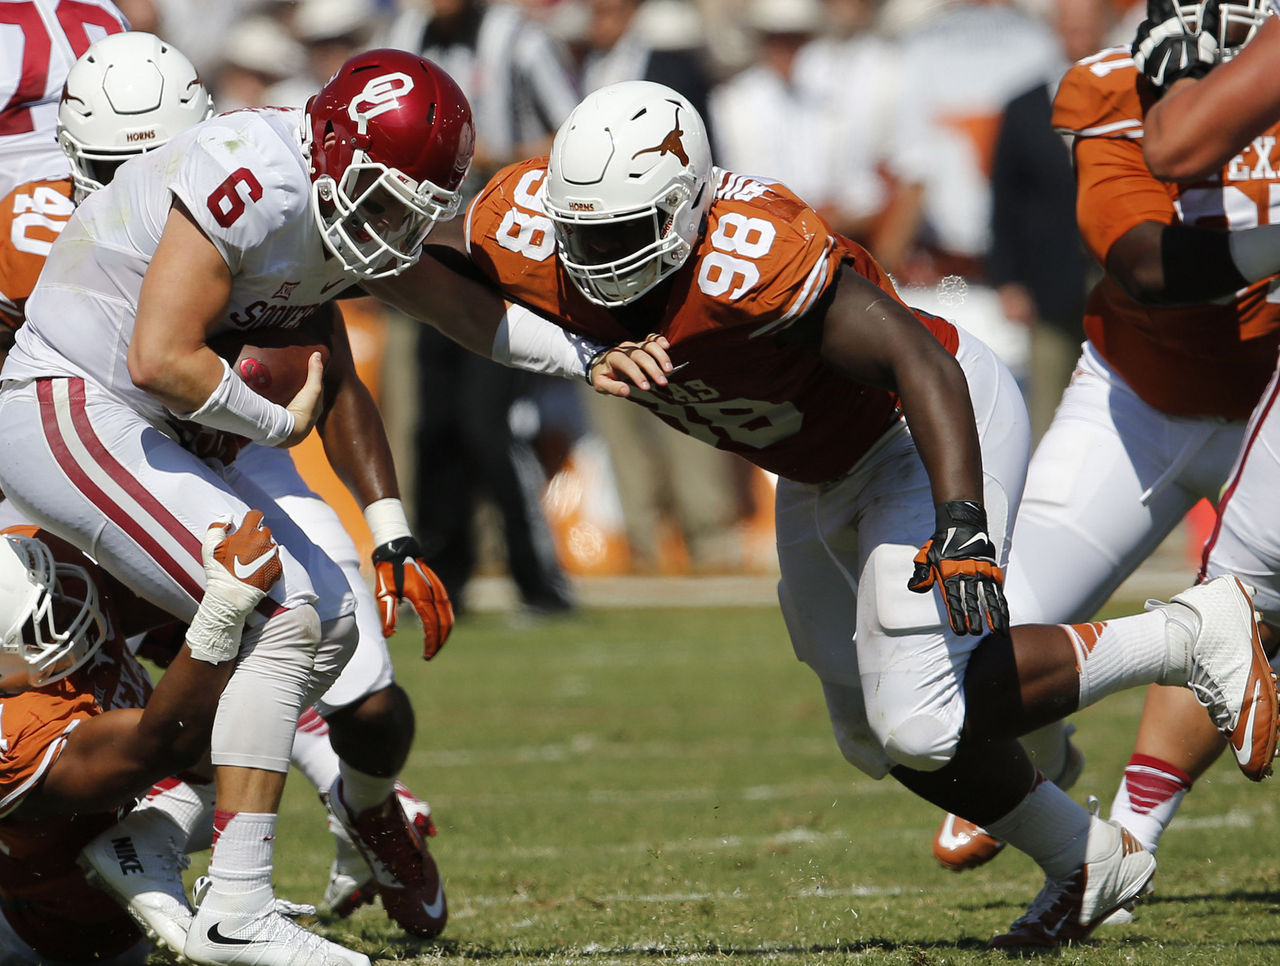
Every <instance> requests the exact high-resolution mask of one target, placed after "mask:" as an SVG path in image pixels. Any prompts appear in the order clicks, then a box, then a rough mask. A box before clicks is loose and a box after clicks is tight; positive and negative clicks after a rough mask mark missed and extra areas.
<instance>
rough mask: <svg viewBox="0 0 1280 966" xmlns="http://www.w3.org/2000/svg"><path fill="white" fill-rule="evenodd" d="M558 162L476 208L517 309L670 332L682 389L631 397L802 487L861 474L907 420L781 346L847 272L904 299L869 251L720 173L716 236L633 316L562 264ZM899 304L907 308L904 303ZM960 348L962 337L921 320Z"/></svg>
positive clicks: (523, 166) (481, 250) (472, 240)
mask: <svg viewBox="0 0 1280 966" xmlns="http://www.w3.org/2000/svg"><path fill="white" fill-rule="evenodd" d="M545 181H546V159H545V158H540V159H534V160H530V161H524V162H521V163H519V164H515V165H512V166H510V167H508V168H506V169H504V170H503V171H500V172H499V173H498V174H497V175H496V176H495V177H494V178H493V180H492V181H490V182H489V184H488V186H487V187H486V188H485V190H484V191H483V192H482V193H481V194H480V195H479V196H478V197H477V198H476V199H475V201H473V202H472V204H471V207H470V209H469V210H468V212H467V244H468V246H469V249H470V252H471V256H472V259H473V260H474V261H475V262H476V264H477V265H478V266H479V267H480V268H481V270H482V271H484V272H485V274H486V275H488V276H489V277H490V278H492V279H493V280H495V281H496V282H498V284H499V285H500V286H501V288H502V291H503V292H504V294H506V296H507V297H508V298H510V299H512V300H513V301H517V302H521V303H523V304H524V305H527V306H528V307H529V308H531V309H533V310H534V311H536V312H539V313H541V314H542V315H544V316H548V317H550V318H552V319H555V320H557V321H559V322H560V323H561V324H562V325H563V326H564V327H565V328H567V329H570V330H572V331H574V332H576V333H578V334H580V335H584V336H587V337H589V338H591V339H594V340H595V341H597V342H602V343H606V344H609V345H612V344H615V343H617V342H620V341H622V340H625V339H634V338H643V337H644V336H645V335H646V334H647V333H649V332H657V333H660V334H662V335H664V336H666V337H667V339H668V340H669V341H670V343H671V349H670V355H671V361H672V363H673V364H674V365H676V366H678V367H681V368H680V371H679V372H677V373H673V374H672V376H671V379H670V384H669V385H667V386H665V387H658V386H654V387H653V389H652V390H651V391H649V392H640V391H638V390H635V389H634V388H633V389H632V392H631V396H630V397H629V398H630V399H632V400H634V401H635V402H638V403H639V404H640V405H642V406H646V407H648V408H649V409H651V410H653V411H654V412H655V413H657V415H658V416H660V417H661V418H662V419H663V420H665V421H666V422H668V423H670V424H671V425H672V426H674V427H676V428H677V429H679V430H681V431H683V432H685V433H688V434H690V435H692V436H696V437H698V438H699V439H702V440H704V441H706V442H708V443H711V444H712V445H714V446H717V447H719V448H720V449H724V450H728V451H730V452H734V453H739V454H741V455H742V456H744V457H745V458H747V459H749V460H750V461H751V462H753V463H755V464H756V465H758V466H760V467H763V468H764V469H766V470H768V471H770V472H772V473H777V474H778V475H780V476H783V477H786V478H788V479H792V480H797V481H799V482H802V483H820V482H824V481H826V480H831V479H834V478H835V477H838V476H840V475H841V474H843V473H845V472H846V471H848V470H849V468H850V467H852V466H853V464H854V463H856V462H857V461H858V459H859V458H860V457H861V456H862V455H863V454H864V453H865V452H866V451H867V449H868V448H869V447H870V446H871V444H872V443H874V442H875V441H876V440H877V439H878V438H879V437H880V436H881V435H882V434H883V433H884V432H885V430H886V429H887V428H888V427H889V426H890V425H891V424H892V423H893V421H894V420H896V419H897V411H896V399H895V398H894V396H893V394H892V393H889V392H885V391H884V390H881V389H873V388H871V387H869V386H865V385H862V384H860V383H857V382H854V381H852V380H850V379H846V378H844V377H843V376H841V375H839V374H838V373H836V372H835V371H834V370H833V369H831V368H830V367H829V366H827V365H826V364H825V363H823V362H822V360H821V359H819V358H818V357H817V355H815V354H814V353H813V352H812V351H811V350H809V349H806V348H803V347H802V346H800V345H798V344H795V343H793V342H789V341H787V340H786V339H785V338H784V339H779V338H778V336H780V335H781V334H782V333H784V332H785V331H786V330H787V329H788V328H789V327H790V326H792V325H793V324H794V323H795V322H796V321H797V320H798V319H800V318H802V317H804V316H805V314H806V313H807V312H810V311H811V310H816V309H818V308H819V307H820V306H821V305H822V303H823V295H824V293H826V291H827V290H828V288H829V287H830V286H831V285H832V283H833V280H834V279H835V277H836V273H837V272H838V271H839V270H840V268H841V266H849V267H850V268H852V269H853V270H854V271H856V272H858V273H859V274H861V275H863V276H864V277H866V278H867V279H869V280H870V281H871V282H873V283H875V284H876V285H878V286H879V287H880V288H882V289H884V291H885V292H886V293H888V294H889V295H890V296H892V297H893V298H895V299H898V295H897V293H896V292H895V291H894V288H893V284H892V283H891V282H890V281H889V278H888V276H886V275H885V274H884V272H882V271H881V269H880V266H879V265H877V264H876V262H875V260H874V259H873V258H872V257H871V256H870V255H869V254H868V253H867V252H866V250H865V249H863V248H862V247H860V246H859V245H857V244H855V243H854V242H852V241H849V240H848V239H846V238H843V237H841V236H839V235H837V234H835V233H834V232H833V231H831V229H830V228H829V227H828V226H827V224H826V223H825V222H824V221H823V220H822V219H821V218H820V217H819V216H818V215H817V213H816V212H814V211H813V209H811V208H809V207H808V206H807V205H805V204H804V202H802V201H800V199H799V198H797V197H796V196H795V195H794V194H792V193H791V192H790V191H788V190H787V189H786V188H785V187H783V186H782V185H780V184H777V183H774V182H766V181H762V180H759V179H754V178H747V177H744V176H741V175H735V174H730V173H728V172H724V171H720V170H718V169H717V170H716V171H715V172H714V175H713V184H714V186H715V199H714V201H713V202H712V205H711V211H710V214H709V216H708V220H707V226H706V230H705V231H704V232H703V235H702V237H701V239H700V241H699V242H698V244H697V246H696V247H695V249H694V251H693V252H692V253H691V254H690V255H689V258H688V260H687V261H686V262H685V264H684V265H683V266H682V267H681V268H680V270H679V271H678V272H676V273H674V274H673V275H672V276H670V278H669V279H667V280H666V281H665V282H664V283H663V285H662V286H660V287H659V289H658V290H657V291H656V292H655V293H652V294H651V295H650V296H646V297H645V298H642V299H640V300H638V301H637V302H635V303H633V304H631V305H627V306H624V307H622V308H621V309H605V308H602V307H600V306H597V305H594V304H592V303H591V302H589V301H587V300H586V299H585V298H584V297H583V296H582V295H581V293H579V291H578V290H577V289H576V288H575V287H574V285H573V282H572V281H570V279H569V277H568V275H566V274H565V272H564V271H563V269H562V268H561V267H560V263H559V260H558V259H557V258H556V257H555V238H554V235H553V232H552V226H551V221H550V219H549V218H548V217H547V215H546V213H545V210H544V208H543V204H542V198H543V197H544V194H545V190H546V189H545ZM899 301H901V300H900V299H899ZM920 318H921V321H922V323H923V324H925V325H927V326H928V327H929V328H930V329H931V331H933V332H934V334H935V335H936V336H937V337H938V339H939V341H941V342H942V344H943V345H944V346H946V347H947V349H948V350H950V351H951V352H953V353H954V351H955V349H956V345H957V335H956V330H955V328H954V327H953V326H952V325H951V324H950V323H949V322H946V321H944V320H942V319H937V318H934V317H933V316H929V315H925V314H920Z"/></svg>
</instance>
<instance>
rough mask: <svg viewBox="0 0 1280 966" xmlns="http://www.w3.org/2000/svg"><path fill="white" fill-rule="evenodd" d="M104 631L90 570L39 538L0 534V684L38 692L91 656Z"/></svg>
mask: <svg viewBox="0 0 1280 966" xmlns="http://www.w3.org/2000/svg"><path fill="white" fill-rule="evenodd" d="M107 633H108V627H107V619H106V617H105V616H104V615H103V613H102V610H101V608H100V607H99V606H98V590H97V587H96V586H95V585H94V583H93V580H92V579H91V578H90V576H89V572H88V571H87V570H85V569H84V568H83V567H79V566H76V565H75V564H66V563H58V562H56V561H55V560H54V559H53V553H52V551H50V550H49V548H48V547H47V546H46V545H45V544H44V543H43V542H41V541H40V540H37V539H35V538H34V537H23V536H18V535H16V534H4V535H3V536H0V682H3V687H4V689H5V690H9V691H17V690H24V689H25V688H29V687H31V688H39V687H44V686H45V685H46V684H52V683H53V682H54V681H57V680H59V679H61V678H64V677H66V676H67V675H68V674H70V673H71V672H72V671H74V670H75V669H76V668H78V667H80V666H81V665H82V664H84V663H85V661H87V660H89V658H91V657H93V655H94V654H95V653H96V652H97V650H98V648H99V647H101V646H102V642H103V641H104V640H106V638H107Z"/></svg>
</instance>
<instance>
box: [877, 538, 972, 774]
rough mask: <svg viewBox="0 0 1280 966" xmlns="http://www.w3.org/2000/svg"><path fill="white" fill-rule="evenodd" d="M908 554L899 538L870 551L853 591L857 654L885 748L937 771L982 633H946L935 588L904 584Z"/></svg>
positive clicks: (901, 760) (960, 722)
mask: <svg viewBox="0 0 1280 966" xmlns="http://www.w3.org/2000/svg"><path fill="white" fill-rule="evenodd" d="M914 555H915V551H914V550H913V549H912V548H910V547H908V546H903V545H898V544H883V545H881V546H879V547H877V548H876V549H875V550H873V551H872V553H871V554H870V558H869V560H868V563H867V565H866V567H865V568H864V569H863V582H862V585H861V586H860V587H859V591H858V593H859V596H858V605H859V606H858V641H859V650H858V654H859V658H860V661H861V666H862V693H863V696H864V698H865V699H866V702H867V720H868V721H869V722H870V726H871V729H872V730H873V731H874V733H875V734H876V736H877V737H878V738H879V740H880V742H881V744H882V745H883V747H884V751H885V754H887V755H888V757H889V758H890V760H891V761H892V762H893V763H894V764H897V765H902V766H904V767H906V768H911V769H913V770H915V771H936V770H937V769H939V768H941V767H942V766H943V765H945V764H946V763H947V762H949V761H950V760H951V758H952V757H953V756H954V755H955V750H956V746H957V745H958V744H959V743H960V733H961V729H963V727H964V718H965V707H964V688H963V682H964V670H965V666H966V665H967V663H968V659H969V654H970V653H971V652H972V650H973V648H974V647H976V646H977V643H978V641H979V640H980V638H978V637H976V636H971V635H965V636H963V637H962V636H960V635H956V634H952V633H951V632H950V629H949V627H948V626H947V625H946V617H945V615H944V613H943V610H942V604H941V599H940V594H939V591H938V590H936V589H935V590H932V591H930V592H929V593H928V594H916V593H913V592H912V591H909V590H907V588H906V578H905V577H904V576H903V575H904V574H909V573H910V572H911V567H912V563H911V560H912V558H913V557H914Z"/></svg>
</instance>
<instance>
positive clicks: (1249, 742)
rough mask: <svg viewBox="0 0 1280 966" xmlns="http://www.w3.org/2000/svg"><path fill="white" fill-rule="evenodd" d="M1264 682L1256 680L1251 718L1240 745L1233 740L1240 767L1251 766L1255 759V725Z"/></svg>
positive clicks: (1233, 747) (1232, 746)
mask: <svg viewBox="0 0 1280 966" xmlns="http://www.w3.org/2000/svg"><path fill="white" fill-rule="evenodd" d="M1261 691H1262V682H1261V681H1257V680H1255V681H1254V682H1253V697H1252V699H1251V700H1250V701H1249V718H1248V720H1247V721H1245V728H1244V732H1243V733H1242V734H1241V735H1240V743H1239V744H1236V741H1235V738H1234V737H1233V738H1232V739H1231V750H1232V751H1233V752H1235V755H1236V761H1237V762H1239V764H1240V767H1242V768H1243V767H1245V766H1246V765H1248V764H1249V759H1250V758H1252V757H1253V724H1254V719H1255V718H1257V716H1258V699H1259V697H1260V696H1261Z"/></svg>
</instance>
